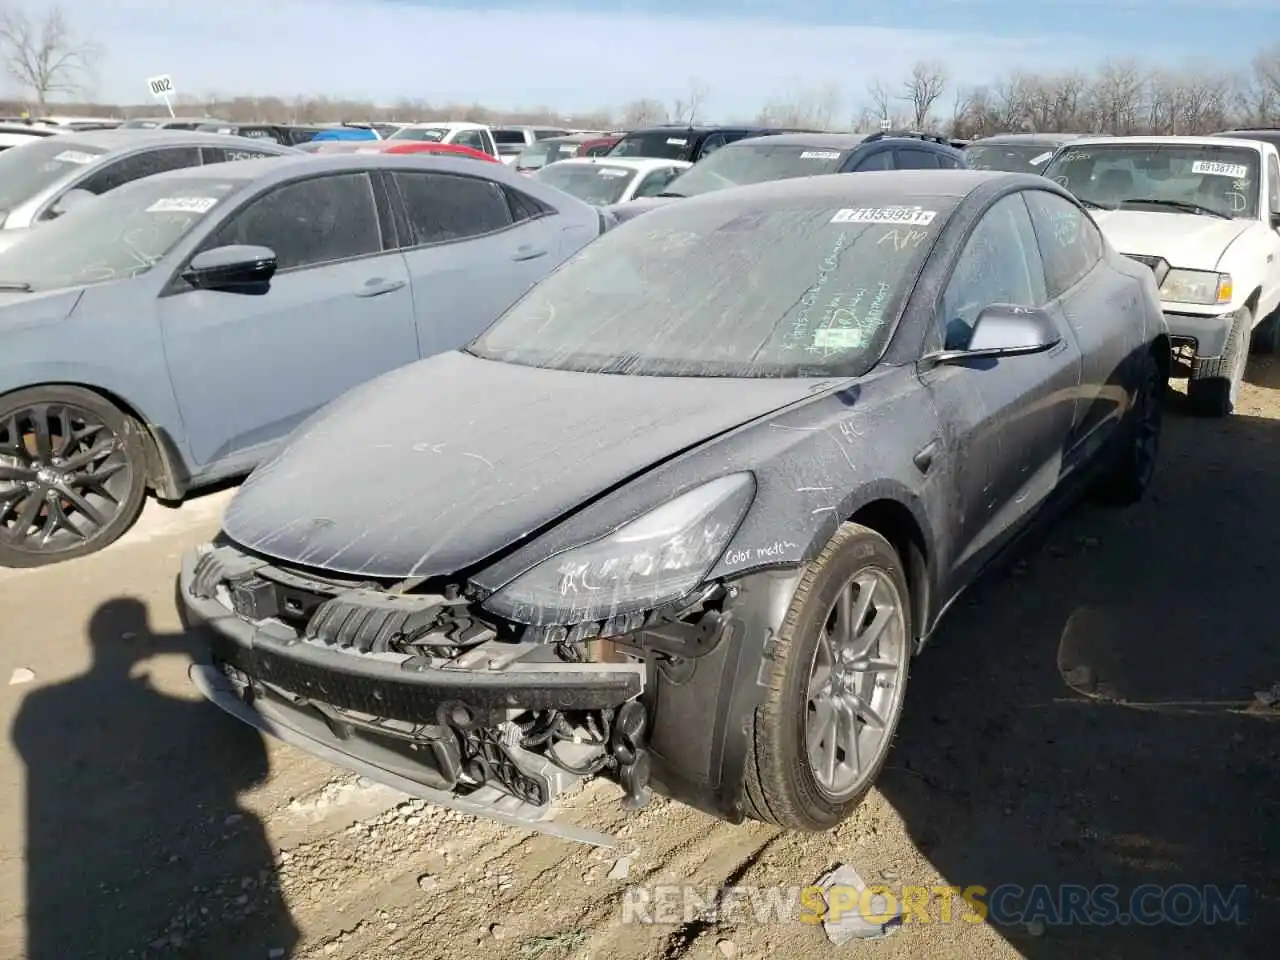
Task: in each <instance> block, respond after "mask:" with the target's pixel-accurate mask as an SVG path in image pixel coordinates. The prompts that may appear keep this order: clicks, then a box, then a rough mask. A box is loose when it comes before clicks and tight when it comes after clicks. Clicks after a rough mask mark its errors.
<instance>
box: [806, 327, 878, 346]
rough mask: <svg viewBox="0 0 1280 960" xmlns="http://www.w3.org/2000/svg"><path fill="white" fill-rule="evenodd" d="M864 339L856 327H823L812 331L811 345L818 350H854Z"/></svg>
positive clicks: (864, 341) (862, 343)
mask: <svg viewBox="0 0 1280 960" xmlns="http://www.w3.org/2000/svg"><path fill="white" fill-rule="evenodd" d="M865 343H866V338H865V337H863V335H862V331H861V330H859V329H858V328H857V327H824V328H822V329H820V330H815V331H813V345H814V346H815V347H817V348H818V349H819V350H856V349H858V348H859V347H862V346H864V345H865Z"/></svg>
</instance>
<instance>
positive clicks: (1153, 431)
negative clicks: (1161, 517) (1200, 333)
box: [1095, 353, 1168, 506]
mask: <svg viewBox="0 0 1280 960" xmlns="http://www.w3.org/2000/svg"><path fill="white" fill-rule="evenodd" d="M1141 363H1142V365H1141V367H1140V368H1139V370H1138V378H1139V379H1138V384H1137V387H1136V388H1135V393H1134V397H1133V407H1132V408H1131V410H1130V412H1129V416H1128V417H1127V418H1126V420H1125V422H1124V423H1123V424H1122V425H1121V427H1120V431H1121V432H1120V437H1119V438H1118V439H1119V441H1120V445H1119V447H1118V449H1117V452H1116V458H1115V461H1114V463H1113V465H1112V466H1111V468H1110V469H1109V470H1108V471H1107V473H1106V474H1105V475H1104V476H1103V477H1102V479H1101V481H1100V483H1099V484H1098V487H1097V489H1096V491H1095V493H1096V495H1097V498H1098V499H1099V500H1102V501H1104V502H1106V503H1112V504H1116V505H1117V506H1128V505H1130V504H1134V503H1137V502H1138V501H1139V500H1141V499H1142V496H1143V494H1145V493H1146V492H1147V487H1149V486H1150V485H1151V478H1152V477H1153V476H1155V472H1156V455H1157V454H1158V453H1159V451H1160V426H1161V423H1162V421H1163V419H1164V395H1165V390H1166V389H1167V387H1168V382H1167V381H1166V380H1165V379H1164V377H1162V376H1161V375H1160V367H1159V365H1158V364H1157V363H1156V358H1155V357H1153V356H1152V355H1151V354H1149V353H1148V354H1146V355H1144V356H1143V358H1142V361H1141Z"/></svg>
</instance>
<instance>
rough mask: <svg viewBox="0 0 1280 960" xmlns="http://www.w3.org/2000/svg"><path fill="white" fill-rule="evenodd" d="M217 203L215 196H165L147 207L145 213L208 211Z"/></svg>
mask: <svg viewBox="0 0 1280 960" xmlns="http://www.w3.org/2000/svg"><path fill="white" fill-rule="evenodd" d="M217 203H218V198H217V197H165V198H164V199H163V200H157V201H156V202H155V203H153V204H152V205H151V206H149V207H147V213H208V212H209V211H210V210H212V209H213V208H214V207H215V206H217Z"/></svg>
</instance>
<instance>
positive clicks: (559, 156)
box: [516, 140, 580, 170]
mask: <svg viewBox="0 0 1280 960" xmlns="http://www.w3.org/2000/svg"><path fill="white" fill-rule="evenodd" d="M579 147H580V144H577V143H559V142H556V141H548V140H543V141H542V142H541V143H535V144H534V145H533V146H531V147H525V148H524V149H523V150H521V151H520V158H519V159H518V160H516V169H517V170H538V169H541V168H542V167H545V166H547V165H548V164H551V163H555V162H556V161H557V160H568V159H569V158H570V157H576V156H577V155H578V149H579Z"/></svg>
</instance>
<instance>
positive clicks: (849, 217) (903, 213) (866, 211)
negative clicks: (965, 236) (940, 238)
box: [831, 207, 938, 227]
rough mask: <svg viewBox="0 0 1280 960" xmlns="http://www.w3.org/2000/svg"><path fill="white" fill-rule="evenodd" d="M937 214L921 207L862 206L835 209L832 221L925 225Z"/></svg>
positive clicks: (931, 221)
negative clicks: (859, 207) (858, 207)
mask: <svg viewBox="0 0 1280 960" xmlns="http://www.w3.org/2000/svg"><path fill="white" fill-rule="evenodd" d="M937 215H938V211H937V210H925V209H923V208H922V207H863V208H861V209H858V210H854V209H849V208H846V209H844V210H837V211H836V215H835V216H834V217H832V218H831V222H832V223H893V224H899V223H901V224H909V225H911V226H916V227H927V226H928V225H929V224H931V223H933V218H934V217H936V216H937Z"/></svg>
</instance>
